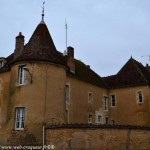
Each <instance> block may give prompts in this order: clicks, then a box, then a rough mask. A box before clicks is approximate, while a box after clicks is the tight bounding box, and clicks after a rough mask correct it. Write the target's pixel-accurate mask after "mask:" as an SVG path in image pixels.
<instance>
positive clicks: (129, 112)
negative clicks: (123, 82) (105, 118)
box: [109, 86, 150, 125]
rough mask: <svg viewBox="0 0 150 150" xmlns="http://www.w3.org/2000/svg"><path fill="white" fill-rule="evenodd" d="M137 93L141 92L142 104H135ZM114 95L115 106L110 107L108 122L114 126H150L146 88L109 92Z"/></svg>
mask: <svg viewBox="0 0 150 150" xmlns="http://www.w3.org/2000/svg"><path fill="white" fill-rule="evenodd" d="M137 91H142V92H143V103H142V104H138V102H137ZM111 94H115V95H116V106H115V107H110V109H109V111H110V120H115V123H116V124H130V125H150V117H149V116H150V112H149V110H150V93H149V87H148V86H137V87H128V88H119V89H111V90H109V97H110V95H111Z"/></svg>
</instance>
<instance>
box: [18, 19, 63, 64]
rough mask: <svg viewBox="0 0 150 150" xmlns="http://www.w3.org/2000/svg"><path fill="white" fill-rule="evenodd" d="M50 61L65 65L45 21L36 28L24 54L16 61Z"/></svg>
mask: <svg viewBox="0 0 150 150" xmlns="http://www.w3.org/2000/svg"><path fill="white" fill-rule="evenodd" d="M23 60H31V61H48V62H53V63H57V64H62V65H65V60H64V57H63V55H62V54H61V53H60V52H58V51H57V50H56V47H55V45H54V42H53V40H52V37H51V35H50V33H49V30H48V28H47V26H46V24H45V22H44V21H41V23H40V24H39V25H38V26H37V27H36V29H35V31H34V33H33V35H32V36H31V38H30V40H29V42H28V43H27V44H26V45H25V48H24V50H23V52H22V54H21V55H20V56H19V57H18V58H17V59H16V60H15V61H23Z"/></svg>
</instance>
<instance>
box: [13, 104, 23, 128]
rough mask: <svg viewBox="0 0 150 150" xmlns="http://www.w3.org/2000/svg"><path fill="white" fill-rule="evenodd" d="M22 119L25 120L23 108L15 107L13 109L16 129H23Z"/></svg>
mask: <svg viewBox="0 0 150 150" xmlns="http://www.w3.org/2000/svg"><path fill="white" fill-rule="evenodd" d="M24 120H25V108H24V107H16V109H15V129H16V130H23V129H24Z"/></svg>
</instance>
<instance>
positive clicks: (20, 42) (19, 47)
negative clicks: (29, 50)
mask: <svg viewBox="0 0 150 150" xmlns="http://www.w3.org/2000/svg"><path fill="white" fill-rule="evenodd" d="M23 50H24V36H23V35H22V33H21V32H19V35H18V36H17V37H16V47H15V52H14V59H16V58H17V57H19V56H20V55H21V53H22V51H23Z"/></svg>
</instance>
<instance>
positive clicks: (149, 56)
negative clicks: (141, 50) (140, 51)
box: [142, 55, 150, 63]
mask: <svg viewBox="0 0 150 150" xmlns="http://www.w3.org/2000/svg"><path fill="white" fill-rule="evenodd" d="M142 57H148V58H149V63H150V55H144V56H142Z"/></svg>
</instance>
